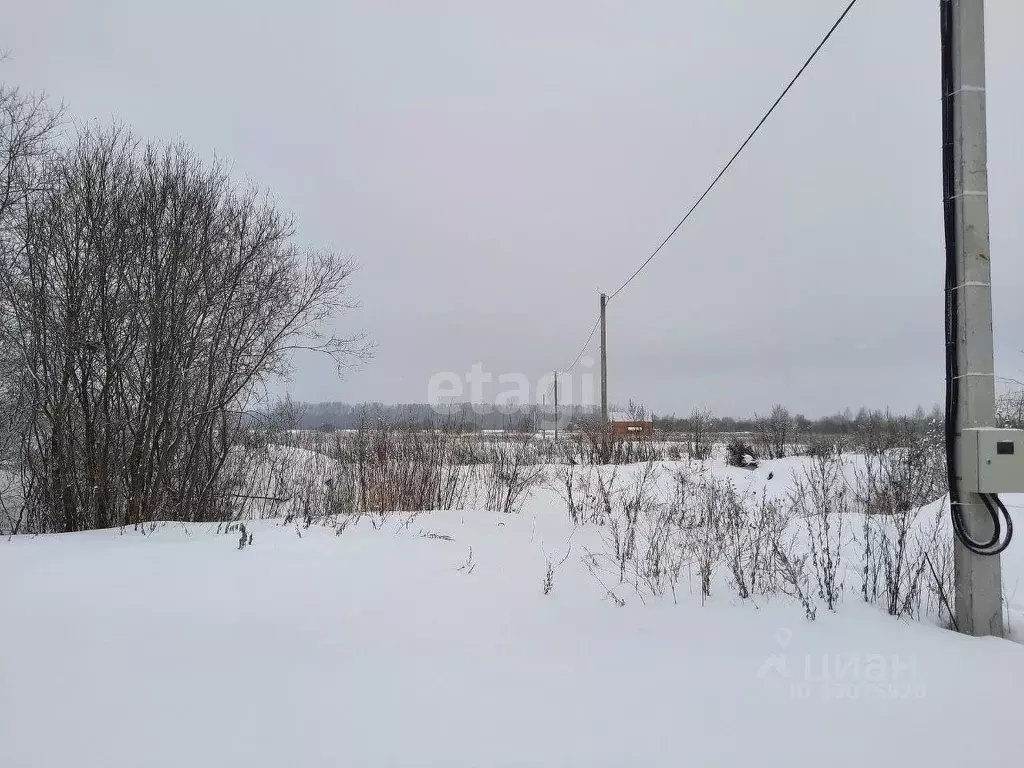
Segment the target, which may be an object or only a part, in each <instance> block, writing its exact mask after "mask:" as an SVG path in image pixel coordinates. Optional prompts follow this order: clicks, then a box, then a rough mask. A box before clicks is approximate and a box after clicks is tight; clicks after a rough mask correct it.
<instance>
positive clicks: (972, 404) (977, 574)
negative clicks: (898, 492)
mask: <svg viewBox="0 0 1024 768" xmlns="http://www.w3.org/2000/svg"><path fill="white" fill-rule="evenodd" d="M941 2H942V3H943V4H945V3H949V4H950V5H949V6H947V7H944V8H943V9H942V10H943V13H948V14H949V15H948V17H947V18H948V20H949V23H948V25H947V24H944V25H943V27H944V34H945V35H947V39H946V40H944V41H943V44H944V45H946V46H947V47H948V51H949V53H950V56H951V59H952V72H951V74H952V94H951V100H950V102H949V104H950V106H951V109H952V129H953V130H952V134H953V135H952V140H953V184H952V197H953V210H954V220H955V225H954V230H955V242H956V262H957V264H956V268H957V279H956V282H957V290H956V296H957V312H958V326H959V329H958V332H957V337H956V348H957V349H956V354H957V360H958V363H959V369H960V370H959V381H957V382H954V386H957V387H958V390H957V391H958V393H959V409H958V413H959V418H958V419H957V423H956V437H955V442H954V450H955V454H954V455H955V456H956V457H957V462H958V466H961V467H962V466H963V460H964V457H963V456H962V453H961V451H962V442H961V434H962V433H961V430H963V429H965V428H968V427H990V426H993V423H994V421H995V417H994V411H995V374H994V366H993V351H992V287H991V270H990V261H989V257H990V253H989V225H988V170H987V168H986V155H987V151H986V146H985V144H986V138H985V21H984V17H985V4H984V0H941ZM946 95H947V94H944V96H946ZM960 501H961V504H962V508H963V510H964V520H965V524H966V527H967V530H968V532H969V533H970V534H971V536H972V537H973V538H976V539H978V540H979V541H985V540H987V539H988V537H989V536H991V533H992V521H991V518H990V517H989V514H988V511H987V509H986V507H985V503H984V501H983V500H982V497H981V496H980V495H979V494H977V493H967V492H961V493H960ZM953 561H954V571H955V580H956V589H955V591H956V601H955V602H956V616H957V627H958V628H959V630H960V631H961V632H965V633H968V634H971V635H996V636H997V637H1002V636H1003V634H1004V630H1003V606H1002V573H1001V565H1000V558H999V556H998V555H994V556H993V555H989V556H983V555H976V554H974V553H972V552H970V551H969V550H968V549H966V548H965V547H964V546H963V545H962V544H961V543H960V541H959V539H956V540H955V543H954V558H953Z"/></svg>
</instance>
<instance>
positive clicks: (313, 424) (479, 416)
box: [297, 402, 942, 435]
mask: <svg viewBox="0 0 1024 768" xmlns="http://www.w3.org/2000/svg"><path fill="white" fill-rule="evenodd" d="M613 410H623V411H626V412H628V413H631V414H632V415H633V416H634V417H635V418H638V419H643V418H649V419H652V420H653V422H654V427H655V429H656V430H658V431H660V432H692V431H693V430H694V426H695V421H696V422H699V424H698V425H697V428H698V429H700V430H710V431H713V432H751V433H753V432H757V431H759V430H762V429H763V428H764V423H765V419H766V417H768V416H769V414H767V413H766V414H764V415H758V414H754V415H752V416H749V417H739V418H737V417H732V416H714V415H712V414H710V413H708V412H706V411H699V412H694V413H691V414H690V415H688V416H675V415H668V416H658V415H648V414H647V413H646V411H645V410H644V409H643V408H640V407H638V406H636V405H635V404H632V403H631V404H630V406H629V407H628V408H623V409H618V408H615V409H613ZM559 411H560V412H559V415H560V417H561V419H562V424H563V426H569V425H572V426H582V425H587V424H593V423H596V420H597V419H598V417H599V409H598V408H596V407H594V406H579V405H575V406H563V407H561V408H560V409H559ZM773 412H774V413H776V414H779V413H783V414H785V418H786V419H787V420H789V418H790V417H789V416H788V411H786V410H785V409H781V408H780V407H779V406H776V407H775V409H773ZM297 418H298V425H299V426H300V427H301V428H303V429H325V430H329V429H357V428H358V427H359V426H360V425H361V424H362V425H365V424H367V423H374V422H379V421H385V422H387V423H390V424H411V425H422V426H431V425H436V424H438V423H445V422H447V423H451V424H454V425H457V426H459V427H460V428H462V429H465V430H467V431H474V430H497V429H502V430H513V431H533V430H539V429H543V428H544V427H545V423H547V422H550V421H551V420H552V418H553V410H552V408H551V406H547V407H542V406H536V405H535V406H516V407H514V408H511V409H508V408H506V409H501V408H497V407H495V406H489V405H481V404H470V403H460V404H453V405H451V406H431V405H426V404H423V403H408V404H400V405H385V404H383V403H363V404H351V403H342V402H330V403H306V404H303V405H301V406H299V408H298V413H297ZM941 420H942V411H941V409H940V408H939V407H938V406H936V407H935V408H933V409H932V410H931V411H930V412H929V411H925V410H924V408H921V407H918V408H917V409H916V410H915V411H914V412H913V413H911V414H909V415H908V414H895V413H892V412H890V411H882V410H869V409H867V408H861V409H860V410H858V411H856V412H853V411H852V410H851V409H849V408H848V409H846V410H845V411H843V412H842V413H837V414H834V415H831V416H824V417H821V418H817V419H810V418H807V417H806V416H803V415H801V414H796V415H795V416H792V417H791V422H790V423H791V429H792V430H793V431H794V432H796V433H803V434H819V435H847V434H853V433H856V432H859V431H862V430H864V429H865V428H870V427H872V426H877V425H879V424H888V423H893V422H899V421H902V422H912V423H916V424H926V423H933V422H934V423H938V422H940V421H941ZM548 428H550V424H548Z"/></svg>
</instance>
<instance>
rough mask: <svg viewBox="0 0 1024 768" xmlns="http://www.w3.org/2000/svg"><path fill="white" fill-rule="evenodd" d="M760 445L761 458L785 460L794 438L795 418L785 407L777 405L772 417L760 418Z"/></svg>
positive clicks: (758, 422) (774, 407) (758, 423)
mask: <svg viewBox="0 0 1024 768" xmlns="http://www.w3.org/2000/svg"><path fill="white" fill-rule="evenodd" d="M757 428H758V436H757V437H758V443H759V448H760V452H761V456H762V457H763V458H766V459H783V458H785V457H786V452H787V447H788V446H789V443H790V441H791V440H792V436H793V418H792V417H791V416H790V415H789V411H788V410H787V409H786V407H785V406H782V405H775V406H773V407H772V412H771V415H770V416H768V417H763V416H762V417H758V419H757Z"/></svg>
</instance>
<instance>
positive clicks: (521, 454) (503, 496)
mask: <svg viewBox="0 0 1024 768" xmlns="http://www.w3.org/2000/svg"><path fill="white" fill-rule="evenodd" d="M531 448H532V436H530V435H525V436H522V435H520V436H516V437H514V438H512V439H510V440H507V441H506V442H505V443H503V444H500V445H495V446H494V447H493V450H492V451H491V456H490V461H489V462H488V464H487V465H486V473H485V476H484V484H485V489H486V490H485V495H486V499H487V501H486V506H487V509H492V510H495V511H498V512H505V513H512V512H518V511H519V509H520V507H521V506H522V503H523V501H524V500H525V497H526V494H527V493H528V492H529V491H530V490H531V489H532V488H534V487H535V486H537V485H539V484H540V483H541V482H543V480H544V468H543V467H542V466H540V465H538V464H534V463H532V459H531V457H532V451H531Z"/></svg>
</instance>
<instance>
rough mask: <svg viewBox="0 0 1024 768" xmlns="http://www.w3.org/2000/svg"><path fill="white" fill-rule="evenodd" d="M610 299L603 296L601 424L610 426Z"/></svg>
mask: <svg viewBox="0 0 1024 768" xmlns="http://www.w3.org/2000/svg"><path fill="white" fill-rule="evenodd" d="M607 304H608V297H607V296H605V295H604V294H603V293H602V294H601V423H602V424H604V426H606V427H607V426H608V337H607V334H606V328H605V322H604V314H605V313H604V308H605V306H607Z"/></svg>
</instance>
